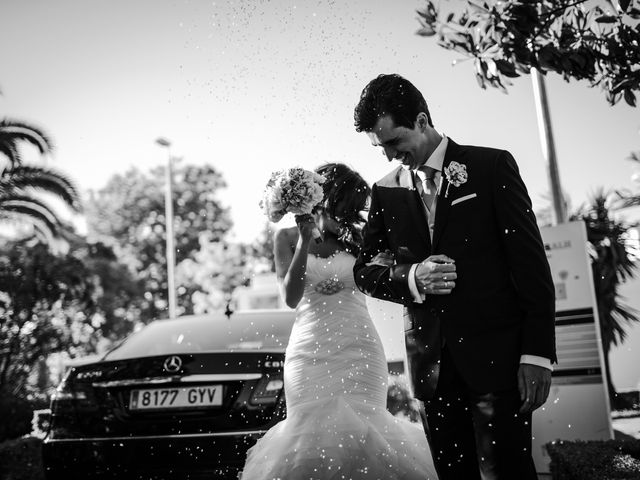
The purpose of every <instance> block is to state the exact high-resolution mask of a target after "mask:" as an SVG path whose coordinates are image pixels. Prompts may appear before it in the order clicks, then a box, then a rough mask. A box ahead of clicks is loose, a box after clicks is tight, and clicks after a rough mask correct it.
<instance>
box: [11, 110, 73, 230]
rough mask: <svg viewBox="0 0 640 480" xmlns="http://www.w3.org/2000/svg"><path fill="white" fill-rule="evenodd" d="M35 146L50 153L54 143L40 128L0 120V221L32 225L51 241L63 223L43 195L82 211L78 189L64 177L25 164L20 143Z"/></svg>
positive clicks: (16, 121)
mask: <svg viewBox="0 0 640 480" xmlns="http://www.w3.org/2000/svg"><path fill="white" fill-rule="evenodd" d="M25 143H26V144H30V145H33V146H34V147H35V148H36V149H37V150H38V151H39V152H40V154H42V155H44V154H47V153H50V152H51V151H52V149H53V144H52V142H51V140H50V139H49V137H48V136H47V135H46V134H45V133H44V132H43V131H42V130H40V129H39V128H37V127H35V126H33V125H30V124H28V123H26V122H22V121H18V120H12V119H7V118H5V119H2V120H0V157H2V156H4V157H5V158H6V160H7V162H6V164H5V165H4V167H0V168H1V170H0V222H1V223H13V224H16V223H18V224H25V223H26V224H31V225H33V227H34V229H35V232H36V234H37V235H39V236H41V237H43V238H44V239H45V240H49V239H51V238H52V237H56V236H58V234H59V230H60V229H59V227H60V226H61V225H62V222H61V220H60V219H59V218H58V216H57V215H56V214H55V212H54V211H53V209H52V208H51V207H50V206H49V205H48V204H47V202H46V201H45V199H43V198H41V197H40V195H39V194H40V193H46V194H49V195H53V196H55V197H57V198H58V199H60V200H62V201H63V202H64V203H65V204H66V205H67V206H68V207H70V208H71V209H72V210H73V211H76V212H78V211H80V200H79V195H78V191H77V189H76V187H75V186H74V184H73V183H72V182H71V180H69V179H68V178H67V177H66V176H65V175H63V174H62V173H60V172H58V171H56V170H53V169H51V168H44V167H38V166H30V165H24V164H23V161H22V156H21V155H20V146H21V144H25Z"/></svg>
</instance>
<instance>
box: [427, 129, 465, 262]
mask: <svg viewBox="0 0 640 480" xmlns="http://www.w3.org/2000/svg"><path fill="white" fill-rule="evenodd" d="M461 150H462V149H461V148H460V145H458V144H457V143H455V142H454V141H453V140H451V139H449V144H448V145H447V151H446V152H445V154H444V162H443V164H442V182H441V184H440V193H439V194H438V204H437V206H436V221H435V225H434V227H433V249H434V251H435V249H436V247H437V246H438V241H439V240H440V238H441V237H442V232H443V230H444V227H445V225H446V224H447V219H448V218H449V211H450V210H451V194H452V192H451V189H449V195H448V197H447V195H446V192H447V187H448V186H449V182H448V180H447V176H446V174H445V168H447V167H448V166H449V164H450V163H451V162H452V161H454V160H458V159H459V157H460V155H461Z"/></svg>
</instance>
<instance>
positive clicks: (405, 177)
mask: <svg viewBox="0 0 640 480" xmlns="http://www.w3.org/2000/svg"><path fill="white" fill-rule="evenodd" d="M397 178H398V184H399V185H400V187H402V188H406V189H407V190H410V192H409V193H410V195H409V201H408V202H407V203H408V204H409V212H410V214H411V217H412V218H413V221H414V225H415V226H416V229H417V230H418V232H419V233H420V236H421V237H422V239H423V240H424V241H425V243H426V244H427V245H429V246H431V239H430V238H429V220H428V218H427V213H426V212H425V209H424V205H423V203H422V199H421V198H420V194H419V193H418V190H417V189H416V187H415V185H414V179H413V173H412V172H411V171H410V170H406V169H404V168H400V169H399V171H398V177H397Z"/></svg>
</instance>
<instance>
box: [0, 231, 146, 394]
mask: <svg viewBox="0 0 640 480" xmlns="http://www.w3.org/2000/svg"><path fill="white" fill-rule="evenodd" d="M67 239H68V240H69V244H70V248H69V251H68V252H67V253H63V254H62V253H57V254H54V253H53V252H52V251H51V249H50V248H49V246H48V245H46V244H44V243H41V242H38V241H37V240H36V239H35V238H30V239H22V240H19V241H15V242H10V243H7V244H5V245H3V246H2V248H0V390H2V389H3V388H7V387H10V388H11V389H12V390H13V393H14V394H15V395H18V396H24V394H26V393H28V392H26V390H25V389H27V387H28V386H29V382H28V378H29V375H30V373H31V372H33V371H34V370H35V366H36V365H37V364H39V363H41V362H42V361H43V360H44V359H45V358H46V357H47V356H49V355H50V354H52V353H56V352H65V353H67V354H68V355H69V356H70V357H72V358H73V357H76V356H80V355H83V354H87V353H92V352H95V350H96V348H97V347H98V345H99V342H100V341H101V340H102V339H111V340H117V339H120V338H122V337H123V336H124V335H126V334H128V333H129V332H130V331H131V330H132V329H133V326H134V320H135V319H136V318H137V312H136V308H138V307H137V305H136V299H137V298H138V297H139V295H140V291H141V288H140V286H139V285H138V284H137V283H136V282H135V280H133V278H132V277H131V274H130V273H129V271H128V270H127V268H126V267H124V266H122V265H121V264H119V263H118V261H117V259H116V257H115V254H114V253H113V251H112V250H111V249H110V248H109V247H107V246H105V245H103V244H101V243H93V244H90V243H86V241H84V239H82V238H81V237H78V236H76V235H73V234H67ZM40 393H42V392H40Z"/></svg>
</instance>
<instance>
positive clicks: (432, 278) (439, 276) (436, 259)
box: [415, 255, 458, 295]
mask: <svg viewBox="0 0 640 480" xmlns="http://www.w3.org/2000/svg"><path fill="white" fill-rule="evenodd" d="M454 262H455V260H453V259H452V258H449V257H447V256H446V255H431V256H430V257H428V258H427V259H426V260H423V261H422V263H420V264H419V265H418V267H417V268H416V273H415V277H416V285H417V287H418V290H420V291H421V292H423V293H426V294H429V295H448V294H449V293H451V290H453V289H454V288H455V286H456V282H455V280H456V278H458V275H457V274H456V265H455V263H454Z"/></svg>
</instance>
